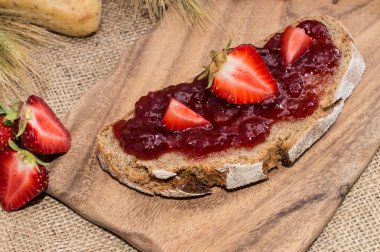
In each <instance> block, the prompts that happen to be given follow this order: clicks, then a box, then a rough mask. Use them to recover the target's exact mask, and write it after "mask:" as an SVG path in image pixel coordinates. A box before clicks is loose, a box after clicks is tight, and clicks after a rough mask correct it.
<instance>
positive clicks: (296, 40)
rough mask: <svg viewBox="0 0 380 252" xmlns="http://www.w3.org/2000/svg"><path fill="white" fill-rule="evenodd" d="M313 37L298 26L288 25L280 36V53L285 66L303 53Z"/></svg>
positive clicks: (307, 48)
mask: <svg viewBox="0 0 380 252" xmlns="http://www.w3.org/2000/svg"><path fill="white" fill-rule="evenodd" d="M312 43H313V39H312V38H311V37H309V36H308V35H307V34H306V32H305V30H304V29H302V28H298V27H292V26H288V28H286V30H285V31H284V33H283V34H282V37H281V45H280V46H281V49H280V51H281V55H282V58H283V61H284V63H285V65H286V66H288V65H290V64H293V63H294V62H296V61H297V60H298V59H299V58H300V57H301V56H302V55H303V54H305V53H306V52H307V51H308V50H309V48H310V46H311V44H312Z"/></svg>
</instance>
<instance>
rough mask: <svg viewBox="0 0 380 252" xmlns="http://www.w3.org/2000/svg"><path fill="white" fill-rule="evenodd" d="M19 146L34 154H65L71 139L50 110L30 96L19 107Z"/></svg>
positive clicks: (39, 100)
mask: <svg viewBox="0 0 380 252" xmlns="http://www.w3.org/2000/svg"><path fill="white" fill-rule="evenodd" d="M18 128H19V132H18V134H17V137H20V142H21V145H22V146H23V147H24V148H25V149H27V150H29V151H31V152H33V153H34V154H56V153H65V152H67V151H68V150H69V149H70V146H71V137H70V133H69V131H68V130H67V129H66V128H65V126H63V124H62V123H61V122H60V120H59V119H58V118H57V116H56V115H55V114H54V112H53V111H52V110H51V108H50V107H49V106H48V105H47V104H46V103H45V101H44V100H42V99H41V98H40V97H37V96H34V95H32V96H30V97H29V98H28V100H27V102H26V104H24V105H23V106H22V107H21V111H20V120H19V124H18Z"/></svg>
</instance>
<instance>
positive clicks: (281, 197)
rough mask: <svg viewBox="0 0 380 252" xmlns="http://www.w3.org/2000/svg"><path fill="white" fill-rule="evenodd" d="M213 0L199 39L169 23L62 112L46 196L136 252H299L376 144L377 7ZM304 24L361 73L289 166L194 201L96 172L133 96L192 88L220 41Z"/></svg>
mask: <svg viewBox="0 0 380 252" xmlns="http://www.w3.org/2000/svg"><path fill="white" fill-rule="evenodd" d="M215 2H217V5H215V6H214V7H213V8H212V11H211V12H210V15H211V16H212V17H213V18H214V20H215V22H214V25H212V26H210V27H209V28H208V31H207V32H205V31H199V30H197V29H193V30H192V29H186V28H185V26H184V24H183V23H182V22H181V21H180V20H178V19H176V18H175V17H174V15H168V16H167V17H166V19H165V20H164V21H163V22H162V23H161V24H159V25H158V27H156V29H155V30H154V31H153V32H151V33H149V34H148V35H146V36H144V37H142V38H141V39H140V40H139V41H138V42H136V43H135V44H134V45H133V46H131V48H130V49H129V50H127V51H126V52H125V54H124V55H123V56H122V58H121V59H120V61H119V63H118V65H117V67H116V68H115V70H114V71H113V73H112V74H111V75H110V76H109V77H108V78H107V79H105V80H103V81H100V82H99V83H97V84H96V85H95V86H94V87H93V88H92V89H91V90H90V91H89V92H88V93H87V94H86V95H85V96H84V97H83V98H82V99H81V100H80V101H79V103H78V104H76V106H74V107H73V108H72V109H71V111H70V112H69V113H68V115H67V116H66V118H65V120H64V123H65V124H66V125H67V126H68V128H69V130H70V131H71V132H72V136H73V146H72V149H71V151H70V152H69V153H68V154H67V155H65V156H62V157H61V158H60V159H58V160H56V161H55V162H54V163H53V164H52V165H51V169H52V171H51V179H50V185H49V189H48V193H49V194H50V195H52V196H54V197H56V198H58V199H59V200H61V201H62V202H64V203H65V204H67V205H68V206H69V207H71V208H72V209H74V211H76V212H77V213H78V214H80V215H82V216H83V217H85V218H86V219H88V220H90V221H92V222H94V223H96V224H98V225H100V226H102V227H105V228H107V229H109V230H111V231H112V232H114V233H116V234H118V235H119V236H120V237H122V238H124V239H125V240H127V241H128V242H129V243H131V244H132V245H133V246H135V247H136V248H139V249H141V250H144V251H145V250H146V251H231V250H232V251H242V250H249V251H303V250H306V249H307V247H308V246H309V245H310V244H311V242H312V241H313V240H314V239H315V238H316V237H317V236H318V235H319V234H320V232H321V231H322V230H323V228H324V227H325V225H326V224H327V223H328V221H329V220H330V218H331V217H332V215H333V214H334V212H335V211H336V209H337V208H338V206H339V204H340V203H341V202H342V200H343V198H344V196H345V195H346V194H347V193H348V191H349V189H350V188H351V187H352V185H353V184H354V183H355V181H356V180H357V178H358V177H359V176H360V174H361V173H362V172H363V170H364V169H365V167H366V166H367V164H368V163H369V161H370V160H371V158H372V157H373V155H374V154H375V151H376V150H377V149H378V147H379V145H380V102H379V100H380V86H379V78H380V74H379V73H380V64H379V62H380V50H379V47H378V38H379V37H380V1H379V0H372V1H371V0H358V1H354V0H347V1H338V2H337V3H336V4H334V3H333V1H313V2H309V1H302V0H297V1H278V0H277V1H276V0H271V1H269V0H262V1H249V0H246V1H243V0H240V1H232V0H219V1H215ZM334 2H336V1H334ZM305 15H331V16H333V17H336V18H337V19H339V20H340V21H342V22H343V23H344V24H345V25H346V27H348V28H349V30H350V32H351V33H352V35H353V37H354V38H355V39H356V42H357V45H358V48H359V50H360V51H361V53H362V54H363V56H364V59H365V61H366V65H367V70H366V73H365V75H364V77H363V79H362V81H361V83H360V84H359V86H358V87H357V89H356V90H355V91H354V93H353V95H352V97H351V98H349V99H348V101H347V103H346V105H345V107H344V110H343V112H342V114H341V115H340V117H339V118H338V121H337V122H336V123H335V124H334V125H333V127H332V128H331V129H330V131H329V132H328V133H327V134H325V136H324V137H323V138H322V139H320V141H318V142H317V143H316V144H315V145H314V146H313V147H312V148H311V149H310V150H309V151H307V152H306V153H305V154H304V155H303V156H302V157H301V158H300V159H299V160H298V161H297V162H296V164H295V165H294V166H293V167H292V168H290V169H278V170H276V171H274V172H272V173H271V174H270V179H269V180H268V181H266V182H264V183H259V184H257V185H255V186H250V187H247V188H245V189H243V190H238V191H233V192H225V191H224V190H221V189H215V193H214V194H212V195H211V196H206V197H203V198H198V199H191V200H174V199H163V198H160V197H149V196H144V195H142V194H140V193H138V192H136V191H134V190H131V189H129V188H127V187H125V186H123V185H121V184H119V183H118V182H117V181H116V180H114V179H112V178H111V177H110V176H109V175H108V174H107V173H105V172H104V171H103V170H102V169H101V168H100V166H99V164H98V161H97V160H96V158H95V137H96V135H97V133H98V130H99V129H100V128H101V127H103V126H104V125H105V124H107V123H108V122H110V121H113V120H115V119H117V118H120V117H122V116H123V115H124V114H125V113H126V112H127V111H129V110H130V109H131V108H132V106H133V104H134V102H135V101H136V100H137V99H138V97H140V96H141V95H144V94H146V93H147V92H148V91H149V90H154V89H159V88H161V87H164V86H167V85H169V84H175V83H179V82H183V81H185V80H189V79H190V77H191V76H193V74H194V73H197V72H198V71H199V69H200V66H201V65H204V64H205V63H206V62H207V55H208V52H209V50H210V49H213V48H222V47H223V46H224V44H225V43H226V41H227V40H228V35H230V36H231V37H232V39H233V41H234V42H235V43H236V44H237V43H243V42H253V41H255V40H259V39H261V38H263V37H265V36H266V35H268V34H270V33H272V32H275V31H276V30H278V29H280V28H282V27H284V26H286V24H288V23H290V22H291V21H293V20H295V19H297V18H299V17H301V16H305ZM173 21H174V22H173Z"/></svg>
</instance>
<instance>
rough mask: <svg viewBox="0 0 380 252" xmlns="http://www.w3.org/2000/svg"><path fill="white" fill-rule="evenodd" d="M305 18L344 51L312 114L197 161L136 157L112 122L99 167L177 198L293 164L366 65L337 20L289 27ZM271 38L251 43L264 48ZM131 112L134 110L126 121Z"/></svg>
mask: <svg viewBox="0 0 380 252" xmlns="http://www.w3.org/2000/svg"><path fill="white" fill-rule="evenodd" d="M303 20H317V21H320V22H322V23H323V24H324V25H325V26H326V27H327V28H328V30H329V32H330V34H331V36H332V39H333V42H334V44H335V46H336V47H337V48H338V49H339V50H340V51H341V55H342V58H341V61H340V64H339V67H338V70H337V72H336V74H335V75H334V76H333V77H332V80H331V82H332V83H331V84H329V85H328V86H327V87H326V89H325V93H324V95H323V97H322V98H321V100H320V103H319V107H318V108H317V109H316V110H315V112H314V113H313V114H312V115H310V116H308V117H306V118H303V119H298V120H292V121H281V122H278V123H276V124H275V125H273V127H272V129H271V132H270V134H269V136H268V137H267V139H266V140H265V142H264V143H261V144H259V145H256V146H255V147H253V148H231V149H227V150H224V151H220V152H215V153H212V154H209V155H207V156H206V157H204V158H201V159H191V158H189V157H187V156H186V155H185V154H182V153H179V152H169V153H165V154H163V155H161V156H160V157H159V158H157V159H155V160H139V159H137V158H136V157H134V156H132V155H128V154H126V153H125V152H124V151H123V149H122V148H121V147H120V145H119V142H118V140H117V139H116V138H115V137H114V135H113V131H112V125H113V124H111V125H108V126H106V127H105V128H103V129H102V130H101V131H100V133H99V135H98V138H97V156H98V159H99V161H100V164H101V166H102V168H103V169H104V170H105V171H108V172H109V173H110V174H111V175H112V176H113V177H115V178H116V179H118V180H119V181H120V182H121V183H124V184H126V185H128V186H129V187H131V188H134V189H136V190H138V191H140V192H143V193H146V194H149V195H155V194H157V195H162V196H165V197H176V198H177V197H194V196H201V195H205V194H209V193H211V192H212V190H211V188H212V187H213V186H220V187H225V188H226V189H236V188H239V187H242V186H245V185H249V184H252V183H255V182H258V181H260V180H264V179H266V178H267V175H268V172H269V171H270V170H271V169H272V168H274V167H276V166H278V165H280V163H281V162H282V163H284V164H291V163H293V162H294V161H295V160H296V159H297V158H298V157H299V156H300V155H301V154H302V153H303V152H305V151H306V150H307V149H308V148H309V147H310V146H311V145H312V144H313V143H314V142H315V141H317V140H318V139H319V138H321V137H322V135H323V134H324V133H325V132H326V131H327V130H328V129H329V128H330V126H331V125H332V124H333V123H334V122H335V121H336V119H337V118H338V116H339V114H340V112H341V111H342V109H343V106H344V101H345V100H346V99H347V98H348V97H349V96H350V95H351V93H352V91H353V90H354V88H355V87H356V86H357V84H358V83H359V81H360V79H361V76H362V74H363V73H364V69H365V64H364V61H363V58H362V56H361V55H360V53H359V51H358V50H357V48H356V46H355V44H354V42H353V40H352V38H351V36H350V35H349V33H348V32H347V30H346V29H345V28H344V26H343V25H342V24H341V23H339V22H338V21H337V20H335V19H333V18H331V17H327V16H322V17H307V18H303V19H300V20H298V21H297V22H295V23H293V25H297V24H298V23H300V22H301V21H303ZM272 36H273V35H271V36H268V38H267V39H264V40H261V41H259V42H257V43H254V45H255V46H263V45H264V44H265V43H266V42H267V41H268V40H269V38H270V37H272ZM133 116H134V112H133V111H132V112H130V113H129V114H128V115H127V116H126V117H125V119H129V118H131V117H133Z"/></svg>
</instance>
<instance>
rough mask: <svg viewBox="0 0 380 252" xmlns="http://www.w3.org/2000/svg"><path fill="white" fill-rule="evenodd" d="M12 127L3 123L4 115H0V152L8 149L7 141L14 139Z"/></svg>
mask: <svg viewBox="0 0 380 252" xmlns="http://www.w3.org/2000/svg"><path fill="white" fill-rule="evenodd" d="M14 137H15V134H14V132H13V128H12V127H10V126H7V125H5V124H4V117H3V116H0V152H2V151H4V150H7V149H9V148H8V141H9V140H12V139H14Z"/></svg>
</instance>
